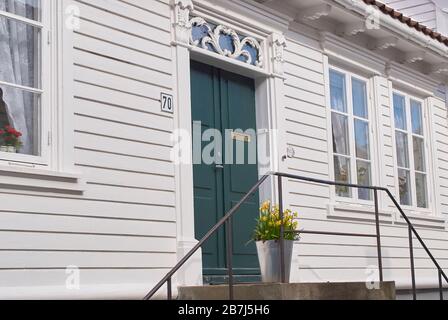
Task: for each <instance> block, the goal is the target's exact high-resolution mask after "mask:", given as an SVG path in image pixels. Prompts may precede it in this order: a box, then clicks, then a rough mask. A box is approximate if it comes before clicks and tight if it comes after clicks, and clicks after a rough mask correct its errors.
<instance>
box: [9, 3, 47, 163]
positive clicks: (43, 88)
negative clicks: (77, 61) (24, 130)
mask: <svg viewBox="0 0 448 320" xmlns="http://www.w3.org/2000/svg"><path fill="white" fill-rule="evenodd" d="M52 3H54V2H53V1H50V0H42V1H41V8H40V10H41V21H40V22H39V21H35V20H30V19H27V18H24V17H22V16H18V15H15V14H12V13H9V12H2V11H0V16H1V17H5V18H9V19H12V20H15V21H18V22H19V23H20V22H24V23H27V24H29V25H32V26H35V27H37V28H39V29H40V31H41V39H40V40H41V53H40V54H41V59H40V60H41V61H40V66H39V68H38V70H39V72H40V73H41V74H40V89H35V88H30V87H26V86H22V85H17V84H16V85H14V84H8V83H5V82H3V81H0V85H2V86H9V87H13V88H17V89H26V90H27V91H29V92H33V93H39V94H40V105H39V114H38V116H39V119H38V123H39V138H38V140H37V143H39V150H40V154H39V155H26V154H19V153H14V154H13V153H6V152H0V165H11V163H13V164H14V163H18V164H24V165H25V164H28V165H30V166H33V165H35V166H40V167H50V165H51V163H50V159H51V150H50V149H51V148H50V142H51V141H50V132H51V129H50V128H51V125H52V123H51V120H52V109H53V108H52V105H51V104H52V100H53V99H52V97H51V96H52V92H53V93H54V90H52V87H51V79H52V74H53V73H54V70H55V67H54V65H55V64H54V62H52V59H51V57H52V51H53V48H52V47H53V44H55V41H52V40H53V39H51V34H52V32H51V31H52V29H53V27H54V26H53V22H54V19H53V17H52V15H53V12H55V10H54V9H55V6H54V4H52Z"/></svg>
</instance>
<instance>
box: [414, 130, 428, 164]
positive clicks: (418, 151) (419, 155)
mask: <svg viewBox="0 0 448 320" xmlns="http://www.w3.org/2000/svg"><path fill="white" fill-rule="evenodd" d="M424 148H425V147H424V140H423V139H422V138H419V137H414V166H415V170H416V171H420V172H425V171H426V165H425V151H424V150H425V149H424Z"/></svg>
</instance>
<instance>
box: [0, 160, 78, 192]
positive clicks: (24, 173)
mask: <svg viewBox="0 0 448 320" xmlns="http://www.w3.org/2000/svg"><path fill="white" fill-rule="evenodd" d="M0 176H1V180H0V189H14V190H26V191H38V192H53V193H70V194H82V193H83V192H84V191H85V190H84V189H85V184H84V182H83V181H82V179H81V176H80V175H79V174H76V173H66V172H56V171H51V170H45V169H37V168H27V167H13V166H4V165H0Z"/></svg>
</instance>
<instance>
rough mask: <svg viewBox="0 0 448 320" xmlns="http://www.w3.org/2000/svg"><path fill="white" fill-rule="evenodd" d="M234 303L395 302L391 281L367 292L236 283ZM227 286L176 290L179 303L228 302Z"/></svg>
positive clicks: (351, 286)
mask: <svg viewBox="0 0 448 320" xmlns="http://www.w3.org/2000/svg"><path fill="white" fill-rule="evenodd" d="M234 296H235V300H395V282H383V283H381V285H380V288H379V289H368V288H367V285H366V283H365V282H346V283H340V282H338V283H291V284H280V283H278V284H276V283H269V284H267V283H266V284H238V285H235V287H234ZM228 298H229V287H228V286H227V285H216V286H214V285H208V286H201V287H180V288H179V297H178V299H179V300H228Z"/></svg>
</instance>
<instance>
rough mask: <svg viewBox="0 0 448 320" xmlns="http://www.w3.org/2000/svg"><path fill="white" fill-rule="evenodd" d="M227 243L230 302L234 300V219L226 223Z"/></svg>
mask: <svg viewBox="0 0 448 320" xmlns="http://www.w3.org/2000/svg"><path fill="white" fill-rule="evenodd" d="M226 229H227V230H226V231H227V232H226V233H227V236H226V238H227V239H226V242H227V272H228V277H229V300H233V299H234V295H233V293H234V292H233V239H232V218H229V220H227V222H226Z"/></svg>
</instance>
